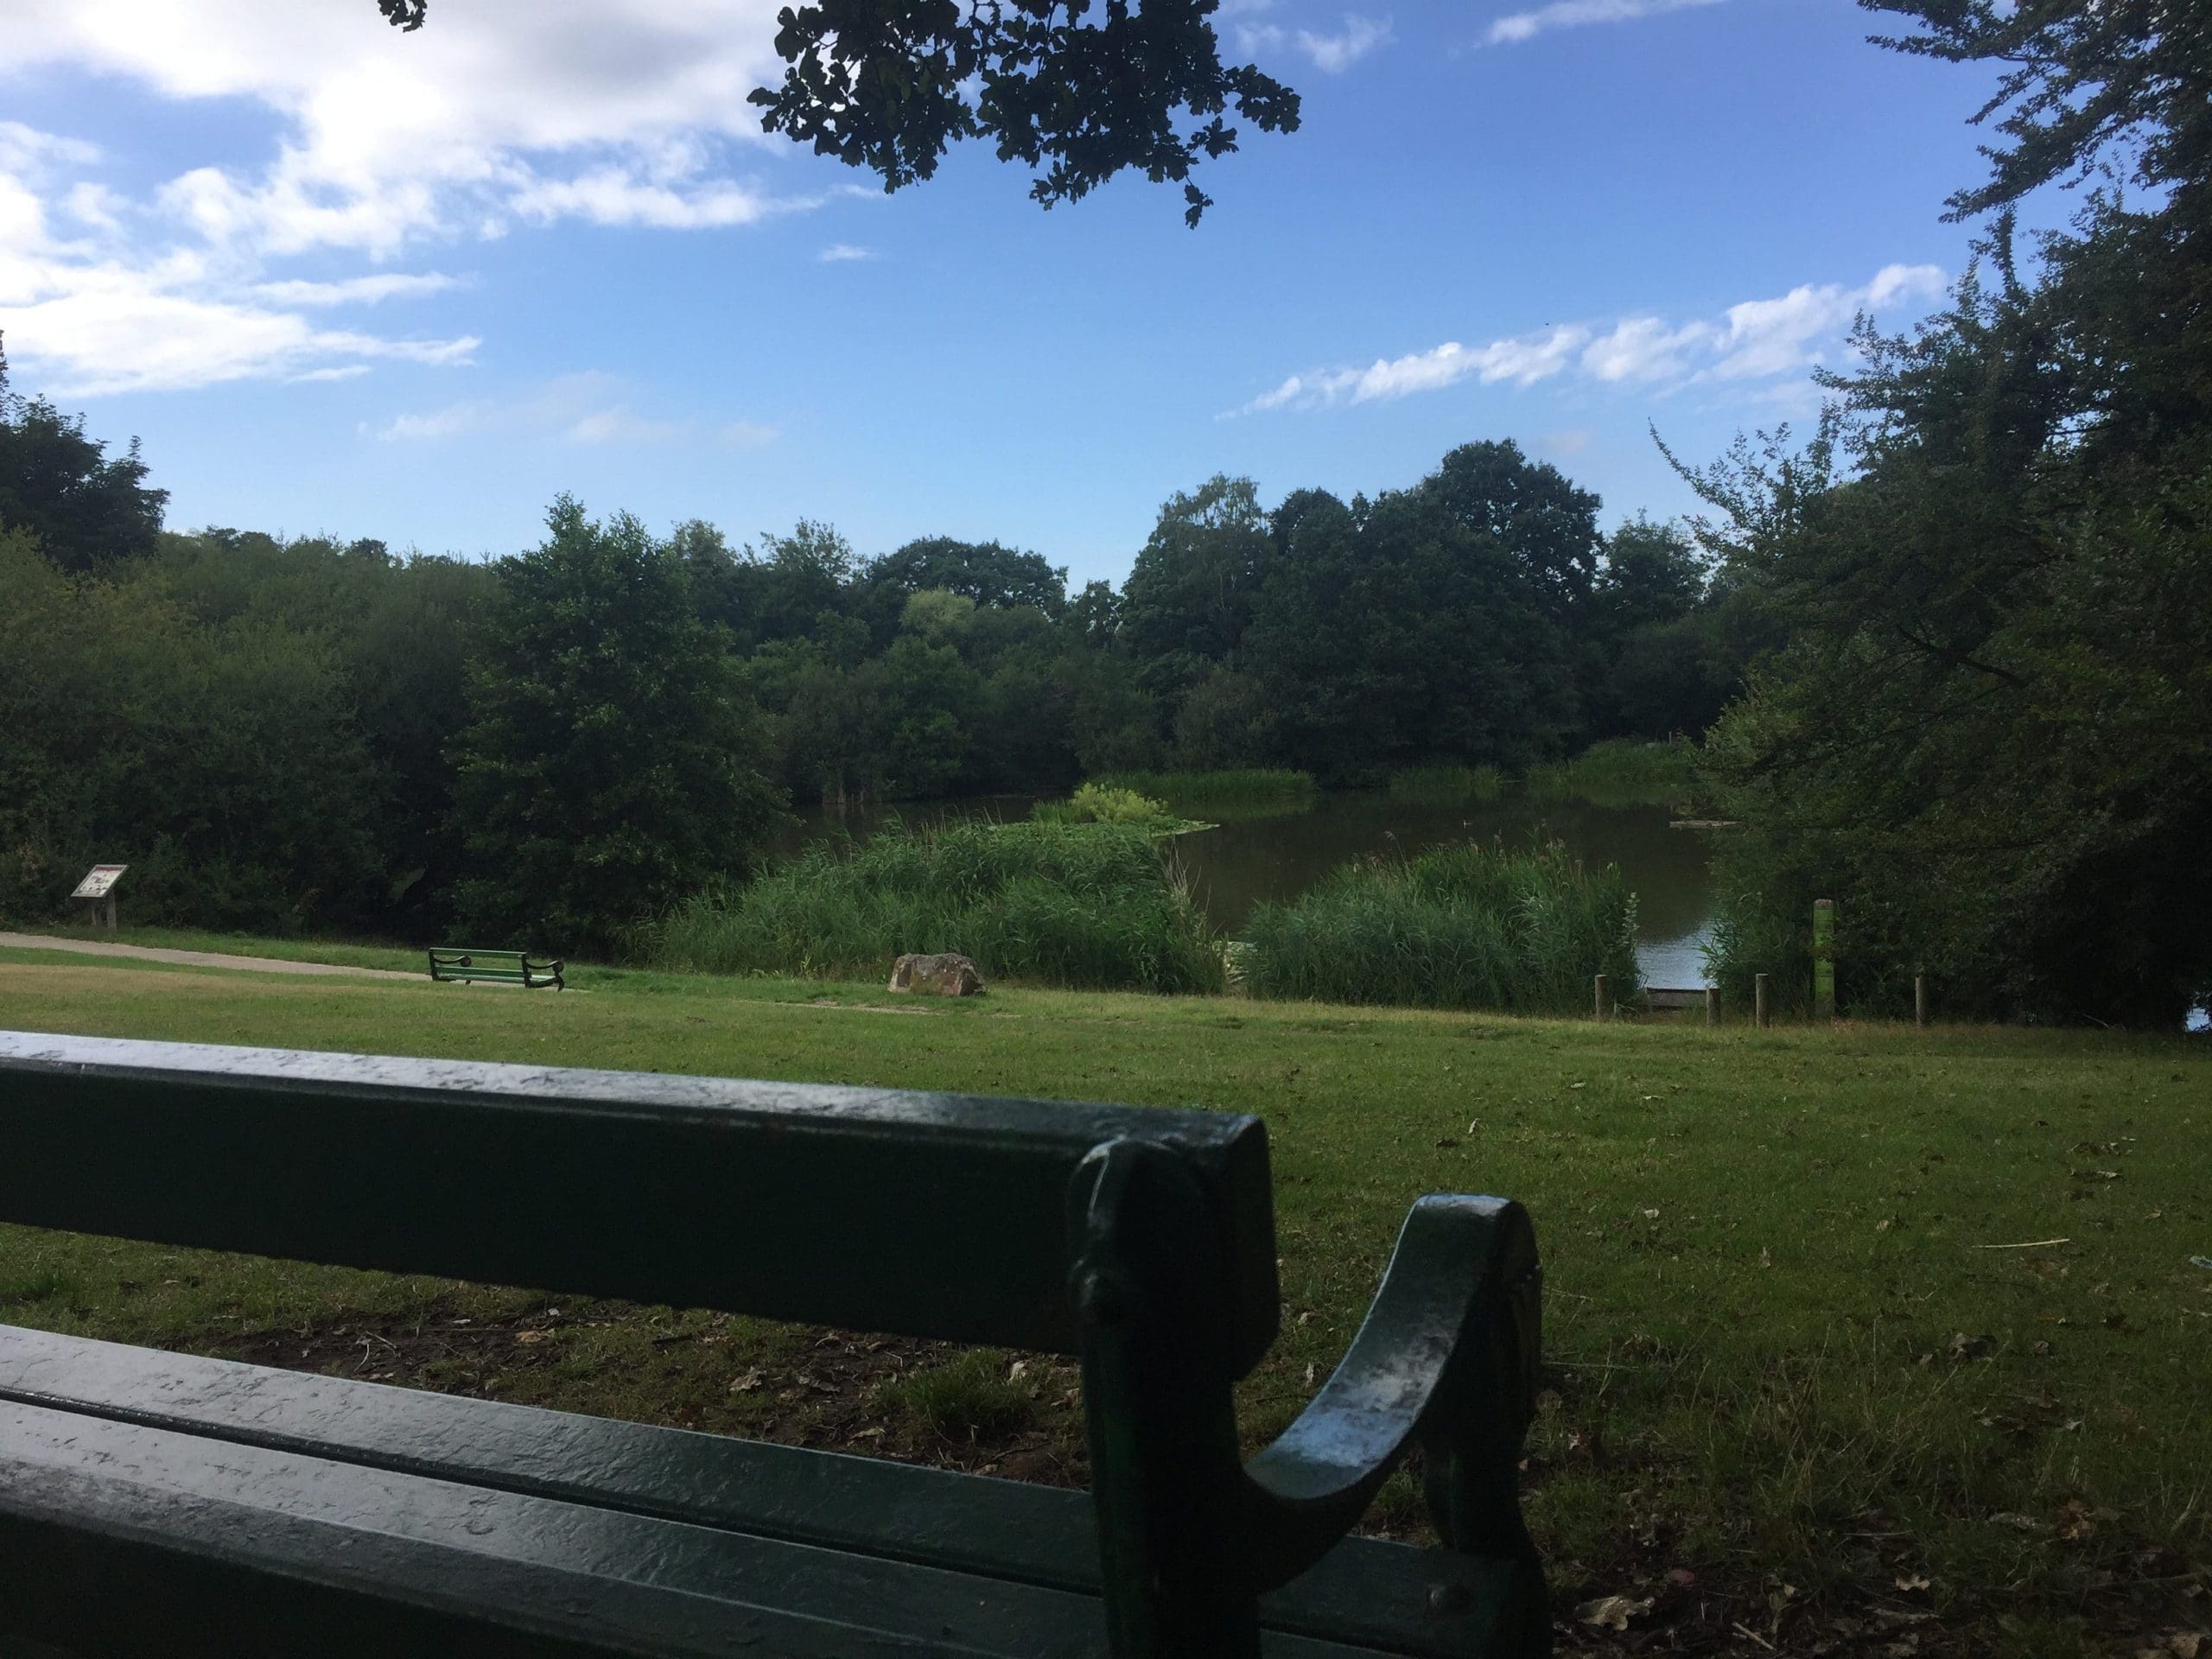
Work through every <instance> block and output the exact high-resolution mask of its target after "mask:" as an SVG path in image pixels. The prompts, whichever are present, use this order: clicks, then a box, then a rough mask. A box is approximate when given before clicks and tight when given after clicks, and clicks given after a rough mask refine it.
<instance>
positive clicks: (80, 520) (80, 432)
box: [0, 353, 168, 575]
mask: <svg viewBox="0 0 2212 1659" xmlns="http://www.w3.org/2000/svg"><path fill="white" fill-rule="evenodd" d="M167 503H168V491H167V490H156V489H149V488H148V487H147V485H146V463H145V462H144V461H143V460H141V459H140V458H139V454H138V440H137V439H136V438H133V439H131V441H130V448H128V449H126V450H125V451H124V453H123V454H120V455H117V456H114V457H112V458H111V457H110V456H109V454H108V453H107V446H106V445H105V444H104V443H102V442H100V441H99V440H98V439H96V438H90V437H87V436H86V435H85V417H84V416H81V415H64V414H63V413H62V412H61V411H60V410H58V409H56V408H55V407H54V405H53V404H50V403H48V402H47V401H46V400H45V399H44V398H42V397H18V396H16V395H15V394H13V393H11V392H10V391H9V390H8V360H7V358H6V356H5V354H4V353H0V529H11V530H18V531H28V532H29V533H30V534H31V535H33V536H35V537H38V543H39V546H40V548H41V550H43V551H44V552H45V555H46V556H47V558H48V560H49V561H51V562H52V563H53V564H54V567H55V568H56V569H61V570H67V571H71V572H73V573H76V574H79V575H81V574H84V573H86V572H89V571H94V570H105V569H111V568H113V567H114V566H116V565H118V564H120V563H125V562H127V561H129V560H131V559H137V558H143V557H144V556H146V555H148V554H149V553H151V552H152V551H153V550H154V548H155V544H156V539H157V538H158V537H159V536H160V534H161V529H162V507H163V506H164V505H166V504H167Z"/></svg>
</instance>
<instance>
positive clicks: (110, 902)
mask: <svg viewBox="0 0 2212 1659" xmlns="http://www.w3.org/2000/svg"><path fill="white" fill-rule="evenodd" d="M107 931H109V932H111V933H112V932H114V931H115V893H114V890H113V889H112V888H111V889H110V890H109V892H108V895H107Z"/></svg>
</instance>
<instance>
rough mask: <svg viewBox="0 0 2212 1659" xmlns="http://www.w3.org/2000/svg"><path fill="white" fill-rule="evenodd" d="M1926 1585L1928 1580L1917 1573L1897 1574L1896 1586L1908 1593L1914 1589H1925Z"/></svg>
mask: <svg viewBox="0 0 2212 1659" xmlns="http://www.w3.org/2000/svg"><path fill="white" fill-rule="evenodd" d="M1927 1587H1928V1580H1926V1579H1924V1578H1923V1577H1922V1576H1921V1575H1920V1574H1919V1573H1898V1574H1897V1588H1898V1589H1900V1590H1902V1591H1904V1592H1906V1593H1907V1594H1908V1595H1910V1593H1911V1592H1914V1591H1916V1590H1925V1589H1926V1588H1927Z"/></svg>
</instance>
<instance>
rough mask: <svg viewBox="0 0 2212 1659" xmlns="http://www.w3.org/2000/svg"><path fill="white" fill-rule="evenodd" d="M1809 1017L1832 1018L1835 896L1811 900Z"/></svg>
mask: <svg viewBox="0 0 2212 1659" xmlns="http://www.w3.org/2000/svg"><path fill="white" fill-rule="evenodd" d="M1813 1018H1814V1019H1815V1020H1833V1019H1834V1018H1835V900H1834V899H1815V900H1814V901H1813Z"/></svg>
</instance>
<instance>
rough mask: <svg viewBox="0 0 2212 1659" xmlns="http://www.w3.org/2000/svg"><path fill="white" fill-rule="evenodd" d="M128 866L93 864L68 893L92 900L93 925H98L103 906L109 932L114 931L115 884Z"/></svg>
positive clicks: (121, 877)
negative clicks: (82, 878)
mask: <svg viewBox="0 0 2212 1659" xmlns="http://www.w3.org/2000/svg"><path fill="white" fill-rule="evenodd" d="M129 868H130V866H129V865H128V864H95V865H93V866H92V868H91V869H89V870H87V871H86V873H85V879H84V880H81V881H79V883H78V884H77V891H76V892H74V893H71V894H70V895H69V896H70V897H71V898H72V899H90V900H91V901H92V925H93V926H94V927H98V926H99V925H100V919H101V918H100V912H101V909H102V907H103V906H105V909H106V912H107V918H106V919H107V931H109V932H111V933H112V932H114V931H115V884H116V883H117V882H118V881H120V880H122V879H123V873H124V871H125V870H127V869H129Z"/></svg>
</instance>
